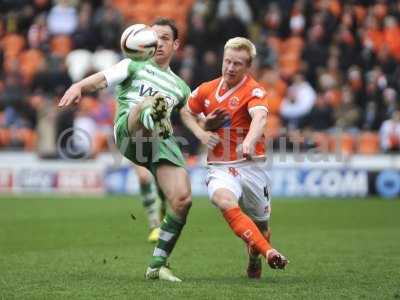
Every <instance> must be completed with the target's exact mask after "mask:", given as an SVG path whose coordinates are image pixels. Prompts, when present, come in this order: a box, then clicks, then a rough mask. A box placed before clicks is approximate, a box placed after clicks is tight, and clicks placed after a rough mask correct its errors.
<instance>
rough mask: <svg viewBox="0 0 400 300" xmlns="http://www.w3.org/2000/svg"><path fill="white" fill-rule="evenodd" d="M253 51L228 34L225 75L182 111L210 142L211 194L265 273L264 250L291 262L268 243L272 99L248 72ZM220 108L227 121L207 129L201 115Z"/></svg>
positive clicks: (253, 267)
mask: <svg viewBox="0 0 400 300" xmlns="http://www.w3.org/2000/svg"><path fill="white" fill-rule="evenodd" d="M255 55H256V48H255V46H254V44H253V43H252V42H251V41H249V40H248V39H245V38H242V37H236V38H233V39H230V40H228V41H227V43H226V44H225V47H224V56H223V64H222V76H221V77H219V78H217V79H215V80H212V81H209V82H205V83H203V84H201V85H200V86H199V87H198V88H197V89H195V90H194V91H193V92H192V94H191V96H190V97H189V100H188V102H187V105H186V108H185V109H186V112H185V114H183V117H184V119H185V120H184V123H185V124H186V125H187V126H188V127H189V129H191V131H192V132H193V133H194V134H195V135H196V137H197V138H198V139H199V140H200V141H201V142H202V143H203V144H206V145H207V146H208V148H209V150H208V156H207V162H208V174H207V180H206V182H207V188H208V194H209V197H210V199H211V201H212V203H213V204H215V205H216V206H217V207H218V208H219V209H220V210H221V212H222V214H223V216H224V218H225V220H226V222H227V223H228V224H229V226H230V228H231V229H232V231H233V232H234V233H235V234H236V235H237V236H239V237H240V238H241V239H243V240H244V241H245V243H246V244H247V248H248V253H249V265H248V268H247V274H248V277H250V278H260V277H261V266H262V261H261V257H260V255H261V256H263V257H265V259H266V261H267V262H268V264H269V265H270V267H271V268H273V269H284V268H285V267H286V265H287V264H288V260H287V259H286V258H285V257H284V256H283V255H282V254H280V253H279V252H278V251H277V250H275V249H274V248H272V246H271V245H270V243H269V239H270V230H269V228H268V220H269V218H270V212H271V202H270V201H271V200H270V194H271V193H270V178H269V176H268V174H267V173H266V170H265V167H264V163H265V139H264V137H263V132H264V128H265V125H266V121H267V112H268V108H267V107H268V102H267V97H266V92H265V90H264V89H263V88H262V87H261V86H260V84H259V83H257V81H255V80H254V79H253V78H252V77H251V76H250V74H249V69H250V66H251V63H252V60H253V59H254V57H255ZM216 112H217V113H219V114H224V115H225V116H226V118H227V123H226V124H225V125H224V126H222V127H221V128H218V129H215V130H213V131H210V130H209V129H207V128H206V129H203V128H202V126H200V125H199V119H200V116H201V115H205V116H209V115H210V114H215V113H216ZM207 130H208V131H207Z"/></svg>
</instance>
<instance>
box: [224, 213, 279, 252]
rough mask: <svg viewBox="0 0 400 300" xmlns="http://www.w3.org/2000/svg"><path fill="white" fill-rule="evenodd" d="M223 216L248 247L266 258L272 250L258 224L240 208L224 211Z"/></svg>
mask: <svg viewBox="0 0 400 300" xmlns="http://www.w3.org/2000/svg"><path fill="white" fill-rule="evenodd" d="M223 215H224V218H225V220H226V221H227V222H228V224H229V226H230V227H231V228H232V230H233V232H234V233H235V234H236V235H237V236H238V237H240V238H241V239H242V240H244V241H245V242H246V244H247V245H249V246H250V247H254V248H255V249H257V251H258V252H259V253H261V254H262V255H263V256H264V257H265V256H266V254H267V251H268V250H269V249H272V247H271V245H270V244H269V243H268V242H267V240H266V239H265V238H264V236H263V235H262V233H261V232H260V230H259V229H258V228H257V226H256V224H254V222H253V221H252V220H251V219H250V218H249V217H248V216H247V215H246V214H244V213H243V212H242V210H241V209H240V208H239V207H234V208H231V209H228V210H226V211H224V213H223Z"/></svg>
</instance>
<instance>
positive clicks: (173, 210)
mask: <svg viewBox="0 0 400 300" xmlns="http://www.w3.org/2000/svg"><path fill="white" fill-rule="evenodd" d="M156 178H157V181H158V183H159V186H160V189H161V190H162V192H163V193H164V195H165V197H166V199H167V201H168V204H169V206H170V210H169V211H168V212H167V213H166V215H165V218H164V220H163V221H162V222H161V226H160V229H161V230H160V237H159V240H158V243H157V246H156V247H155V249H154V252H153V256H152V258H151V261H150V264H149V267H148V268H147V271H146V278H148V279H162V280H168V281H181V280H180V279H179V278H177V277H176V276H174V275H173V274H172V273H171V271H170V270H169V269H168V266H167V259H168V257H169V255H170V254H171V252H172V250H173V249H174V247H175V244H176V242H177V240H178V238H179V236H180V234H181V232H182V229H183V227H184V226H185V223H186V217H187V215H188V212H189V209H190V206H191V204H192V200H191V189H190V181H189V176H188V174H187V172H186V170H185V169H184V168H182V167H178V166H175V165H173V164H170V163H167V162H165V163H164V162H162V163H161V164H160V165H159V166H158V167H157V170H156Z"/></svg>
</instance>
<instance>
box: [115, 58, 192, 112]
mask: <svg viewBox="0 0 400 300" xmlns="http://www.w3.org/2000/svg"><path fill="white" fill-rule="evenodd" d="M123 62H124V61H123ZM125 64H126V63H125ZM157 92H160V93H161V94H163V95H164V96H166V99H167V102H168V106H169V112H171V111H172V109H173V108H174V107H178V108H182V107H183V106H184V105H185V104H186V101H187V98H188V97H189V94H190V88H189V87H188V86H187V84H186V83H185V82H184V81H183V80H182V79H180V78H179V77H178V76H177V75H175V73H174V72H172V71H171V69H170V68H168V69H167V70H163V69H160V68H159V67H158V66H157V65H156V64H155V63H154V62H153V61H152V60H148V61H144V62H137V61H132V60H129V64H127V77H126V79H125V80H124V81H122V82H121V83H120V84H119V85H118V87H117V100H118V112H117V118H118V117H119V116H120V115H123V114H125V113H127V112H129V110H130V109H131V108H132V107H133V106H135V105H136V104H138V103H140V102H141V101H143V99H144V98H145V97H147V96H154V95H155V94H156V93H157Z"/></svg>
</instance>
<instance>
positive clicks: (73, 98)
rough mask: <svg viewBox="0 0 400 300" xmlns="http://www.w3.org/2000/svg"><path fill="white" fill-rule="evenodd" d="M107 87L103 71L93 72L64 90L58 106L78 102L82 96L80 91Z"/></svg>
mask: <svg viewBox="0 0 400 300" xmlns="http://www.w3.org/2000/svg"><path fill="white" fill-rule="evenodd" d="M106 87H107V81H106V78H105V76H104V74H103V72H98V73H95V74H93V75H91V76H89V77H86V78H84V79H82V80H81V81H79V82H77V83H74V84H73V85H71V87H70V88H69V89H68V90H67V91H66V92H65V94H64V96H63V97H62V98H61V100H60V102H59V103H58V106H59V107H63V106H68V105H71V104H73V103H79V101H80V100H81V98H82V93H90V92H95V91H97V90H100V89H103V88H106Z"/></svg>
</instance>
